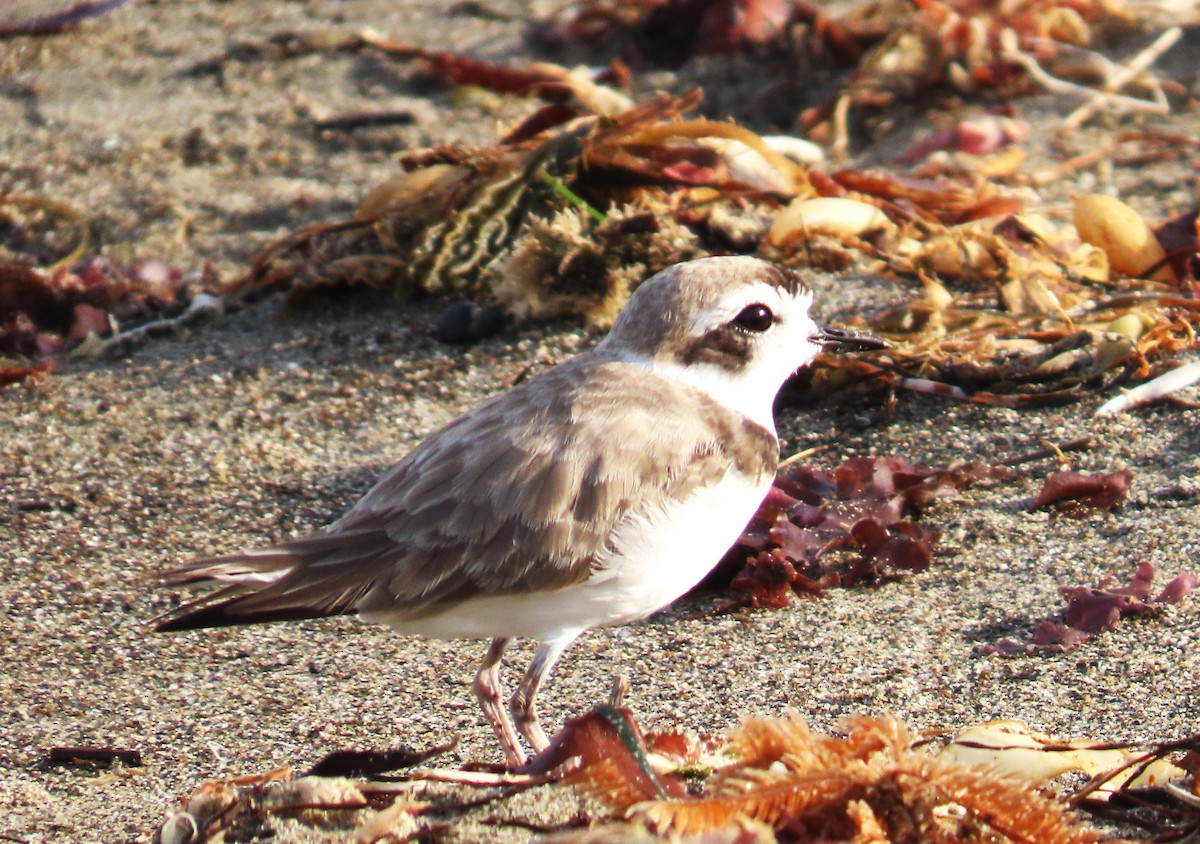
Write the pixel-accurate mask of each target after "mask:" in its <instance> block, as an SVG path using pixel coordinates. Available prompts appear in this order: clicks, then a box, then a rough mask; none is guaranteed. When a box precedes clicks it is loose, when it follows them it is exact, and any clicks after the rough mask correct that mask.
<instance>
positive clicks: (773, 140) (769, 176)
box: [698, 135, 825, 196]
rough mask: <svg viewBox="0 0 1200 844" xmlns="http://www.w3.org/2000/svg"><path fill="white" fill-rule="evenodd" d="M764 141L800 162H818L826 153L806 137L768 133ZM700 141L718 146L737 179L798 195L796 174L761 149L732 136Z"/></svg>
mask: <svg viewBox="0 0 1200 844" xmlns="http://www.w3.org/2000/svg"><path fill="white" fill-rule="evenodd" d="M762 141H763V143H764V144H766V145H767V147H768V148H770V149H771V150H774V151H775V152H777V153H779V154H780V155H782V156H784V157H785V158H787V159H789V160H790V161H794V162H796V163H797V164H816V163H818V162H820V161H822V160H823V159H824V157H825V154H824V153H823V152H822V151H821V148H820V147H819V146H817V145H816V144H814V143H813V142H812V141H806V140H804V139H803V138H792V137H788V136H786V135H768V136H766V137H764V138H763V139H762ZM698 143H699V144H701V145H702V146H706V147H708V148H709V149H712V150H715V151H716V152H717V154H719V155H720V156H721V157H722V158H723V159H725V163H726V164H728V165H729V175H730V176H731V177H732V178H733V179H734V180H735V181H738V182H742V183H743V184H746V185H750V186H751V187H753V188H755V189H757V190H761V191H769V192H771V193H778V194H783V195H784V196H795V195H796V183H795V179H794V178H793V177H792V174H790V173H784V172H782V171H781V170H780V169H779V168H778V167H776V166H775V165H774V164H772V163H771V162H770V161H768V160H767V159H766V158H764V157H763V154H762V153H761V152H759V151H758V150H756V149H752V148H751V147H749V146H747V145H746V144H744V143H742V142H741V141H738V140H734V139H732V138H701V139H699V141H698Z"/></svg>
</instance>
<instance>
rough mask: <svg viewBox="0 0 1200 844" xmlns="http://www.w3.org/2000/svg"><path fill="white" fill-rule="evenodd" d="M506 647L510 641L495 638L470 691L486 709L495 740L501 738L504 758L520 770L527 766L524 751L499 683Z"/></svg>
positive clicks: (485, 712)
mask: <svg viewBox="0 0 1200 844" xmlns="http://www.w3.org/2000/svg"><path fill="white" fill-rule="evenodd" d="M507 647H508V639H505V638H501V637H497V638H495V639H492V643H491V644H490V645H488V649H487V654H486V655H485V656H484V657H483V664H482V665H480V666H479V672H478V673H477V674H476V675H475V682H474V683H472V684H471V689H472V690H473V691H474V692H475V699H476V700H478V701H479V706H480V708H481V709H483V717H484V718H486V719H487V722H488V723H489V724H491V725H492V729H493V730H495V731H496V737H497V738H499V739H500V746H501V747H502V748H504V758H505V759H506V760H507V762H508V765H509V767H512V768H517V767H520V766H521V765H524V764H525V761H526V757H525V751H524V750H522V749H521V742H520V740H519V739H518V738H517V732H516V730H514V729H513V723H512V721H511V720H509V717H508V713H507V712H506V711H505V710H504V704H503V703H501V700H502V699H503V697H504V687H503V686H502V685H501V684H500V657H502V656H503V655H504V649H505V648H507ZM535 661H536V660H535Z"/></svg>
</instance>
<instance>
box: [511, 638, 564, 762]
mask: <svg viewBox="0 0 1200 844" xmlns="http://www.w3.org/2000/svg"><path fill="white" fill-rule="evenodd" d="M577 635H579V634H578V633H572V634H571V635H570V636H563V637H561V638H558V639H554V640H552V641H549V642H542V644H541V645H540V646H539V647H538V651H537V654H536V655H535V656H534V657H533V662H531V663H530V664H529V670H528V671H526V672H525V676H524V677H522V678H521V683H520V685H518V686H517V690H516V691H515V692H513V696H512V698H510V699H509V701H508V711H509V712H511V713H512V717H513V721H515V722H516V725H517V730H519V731H520V733H521V735H523V736H524V737H525V741H527V742H529V746H530V747H531V748H532V749H533V752H534V753H541V752H542V751H543V750H545V749H546V748H547V747H549V746H550V740H549V739H547V738H546V733H545V731H544V730H543V729H542V725H541V724H539V723H538V714H537V702H536V700H535V698H536V697H537V693H538V689H540V688H541V686H542V681H544V680H545V679H546V677H548V676H549V675H550V672H551V670H553V668H554V663H556V662H558V658H559V657H560V656H562V653H563V651H565V650H566V649H567V645H569V644H571V642H573V641H575V637H576V636H577Z"/></svg>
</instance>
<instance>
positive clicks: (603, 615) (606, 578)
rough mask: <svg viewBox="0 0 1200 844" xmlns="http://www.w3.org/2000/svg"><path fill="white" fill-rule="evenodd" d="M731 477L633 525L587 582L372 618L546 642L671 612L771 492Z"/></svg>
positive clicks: (419, 628) (431, 631)
mask: <svg viewBox="0 0 1200 844" xmlns="http://www.w3.org/2000/svg"><path fill="white" fill-rule="evenodd" d="M770 483H771V477H770V475H768V476H767V477H766V478H765V479H763V480H762V481H760V482H752V481H751V479H749V478H747V477H745V476H743V475H741V474H738V473H736V472H732V471H731V472H730V473H729V474H727V475H726V477H725V479H724V480H722V481H721V482H720V483H719V484H715V485H713V486H709V487H704V488H702V489H699V490H697V491H696V492H694V493H693V494H692V495H691V496H690V497H689V498H686V499H683V500H681V501H673V502H671V501H668V502H664V503H663V504H662V506H658V507H653V508H649V509H648V510H647V511H646V512H645V513H643V514H642V515H641V516H639V517H636V518H633V519H630V520H629V521H628V522H626V523H625V524H624V525H623V526H622V527H621V528H620V529H619V530H618V532H617V534H616V535H615V536H614V537H613V541H612V543H611V547H612V548H613V551H612V552H611V554H610V555H608V557H607V559H605V560H604V561H603V565H602V567H600V568H599V569H598V570H597V572H596V574H595V575H594V576H593V577H592V578H591V579H590V580H588V581H586V582H585V583H581V584H579V585H577V586H571V587H567V588H565V589H557V590H552V591H539V592H530V593H523V594H509V595H490V596H480V597H476V598H472V599H469V600H467V601H464V602H463V603H461V604H459V605H457V606H455V607H454V608H453V609H449V610H446V611H445V612H443V613H440V614H438V615H437V616H433V617H427V618H422V619H404V618H401V617H398V615H393V614H389V613H373V614H371V615H369V616H365V618H366V619H367V620H369V621H380V622H383V623H386V624H389V625H391V626H393V627H395V628H396V629H397V630H399V631H400V632H402V633H408V634H416V635H421V636H428V637H431V638H436V639H457V638H491V637H494V636H509V637H512V636H515V637H524V638H531V639H537V640H539V641H546V640H550V639H556V638H559V637H561V636H563V635H564V634H568V633H574V634H577V633H579V632H582V631H583V630H587V629H588V628H591V627H601V626H605V625H613V624H624V623H626V622H629V621H634V620H635V619H639V618H643V617H645V616H647V615H649V614H650V613H652V612H654V611H655V610H658V609H661V608H662V607H665V606H666V605H667V604H669V603H671V602H672V601H674V600H675V599H676V598H678V597H679V596H680V595H682V594H684V593H685V592H687V591H688V590H689V589H691V588H692V587H693V586H695V585H696V584H697V583H699V582H700V581H701V580H702V579H703V578H704V576H705V575H706V574H708V572H709V571H711V570H712V568H713V566H715V565H716V564H717V562H718V561H719V560H720V559H721V557H722V556H723V555H724V553H725V552H726V551H727V550H728V549H729V547H730V546H731V545H732V544H733V543H734V541H735V540H736V539H737V538H738V536H739V535H740V534H741V532H742V530H743V529H745V527H746V525H747V523H749V521H750V518H751V516H753V515H754V511H755V509H757V507H758V505H759V504H760V503H761V502H762V499H763V497H764V496H765V495H766V494H767V489H768V488H769V487H770Z"/></svg>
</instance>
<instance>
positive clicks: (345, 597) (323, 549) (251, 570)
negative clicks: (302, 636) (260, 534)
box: [153, 530, 390, 631]
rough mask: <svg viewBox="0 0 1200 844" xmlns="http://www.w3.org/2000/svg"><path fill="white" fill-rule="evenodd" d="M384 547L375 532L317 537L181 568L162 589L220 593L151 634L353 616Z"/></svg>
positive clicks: (162, 619) (172, 613)
mask: <svg viewBox="0 0 1200 844" xmlns="http://www.w3.org/2000/svg"><path fill="white" fill-rule="evenodd" d="M389 543H390V540H388V538H387V536H386V534H385V533H383V532H382V531H377V530H370V531H363V532H362V534H361V535H352V534H347V533H340V534H338V535H337V536H330V535H328V534H320V533H318V534H314V535H312V536H308V537H304V538H302V539H296V540H292V541H290V542H284V543H281V544H279V545H274V546H271V547H269V548H262V549H254V550H248V551H242V552H239V553H237V554H230V555H228V556H224V557H211V558H209V559H204V560H196V561H194V562H191V563H186V564H184V565H182V566H179V567H178V568H175V569H172V570H171V571H169V572H167V573H166V574H165V575H163V577H162V583H164V584H165V585H169V586H177V585H183V584H194V583H199V584H211V585H215V586H218V587H219V588H218V589H216V590H215V591H212V592H209V593H208V594H206V595H202V596H200V597H199V598H196V599H195V600H192V601H188V602H187V603H184V604H182V605H180V606H178V607H174V608H172V609H170V610H168V611H167V612H165V613H163V614H162V615H160V616H159V617H158V618H155V619H154V621H153V623H154V625H155V629H156V630H159V631H173V630H197V629H200V628H203V627H227V626H230V625H236V624H258V623H262V622H269V621H297V620H299V619H305V618H324V617H326V616H332V615H347V614H352V613H355V612H357V604H358V602H359V600H360V599H361V598H362V597H363V596H364V595H365V594H366V593H367V592H368V591H370V589H371V588H372V586H373V585H374V583H375V580H376V576H377V574H378V571H379V570H378V567H377V566H374V565H371V562H373V561H377V560H378V559H379V557H380V555H381V552H382V551H383V550H384V549H385V548H386V547H387V546H388V544H389Z"/></svg>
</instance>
